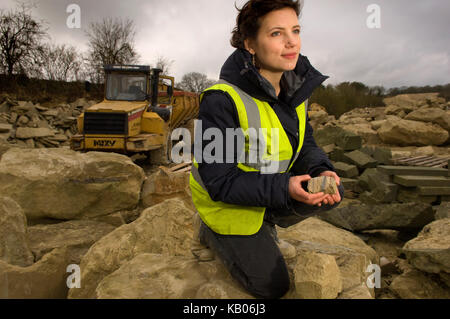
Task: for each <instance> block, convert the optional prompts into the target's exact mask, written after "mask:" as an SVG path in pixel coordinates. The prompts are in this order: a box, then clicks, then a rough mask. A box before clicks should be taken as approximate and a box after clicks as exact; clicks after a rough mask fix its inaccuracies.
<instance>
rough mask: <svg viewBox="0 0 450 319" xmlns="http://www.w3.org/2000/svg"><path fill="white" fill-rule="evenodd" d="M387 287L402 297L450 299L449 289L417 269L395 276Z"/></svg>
mask: <svg viewBox="0 0 450 319" xmlns="http://www.w3.org/2000/svg"><path fill="white" fill-rule="evenodd" d="M389 289H390V290H391V291H393V292H394V293H395V294H396V295H398V296H399V297H400V298H402V299H450V290H449V289H446V288H444V287H442V286H441V285H439V284H438V283H437V282H436V280H434V279H433V278H430V276H427V275H426V274H424V273H422V272H420V271H418V270H412V271H409V272H406V273H404V274H402V275H400V276H398V277H396V278H395V279H394V280H393V281H392V283H391V285H390V286H389Z"/></svg>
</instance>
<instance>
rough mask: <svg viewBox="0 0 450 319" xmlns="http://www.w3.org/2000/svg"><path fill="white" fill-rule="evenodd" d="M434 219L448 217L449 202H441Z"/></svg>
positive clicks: (449, 210)
mask: <svg viewBox="0 0 450 319" xmlns="http://www.w3.org/2000/svg"><path fill="white" fill-rule="evenodd" d="M434 218H435V219H444V218H450V202H442V203H441V205H439V208H438V209H437V211H436V215H435V217H434Z"/></svg>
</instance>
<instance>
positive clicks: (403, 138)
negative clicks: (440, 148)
mask: <svg viewBox="0 0 450 319" xmlns="http://www.w3.org/2000/svg"><path fill="white" fill-rule="evenodd" d="M378 135H379V136H380V138H381V140H382V141H383V143H386V144H397V145H401V146H407V145H415V146H427V145H441V144H443V143H445V141H447V139H448V137H449V134H448V132H447V131H446V130H444V129H443V128H441V127H440V126H439V125H436V124H431V123H424V122H418V121H410V120H396V121H394V120H391V119H388V120H387V121H386V122H385V123H384V124H383V125H382V126H381V127H380V129H379V130H378Z"/></svg>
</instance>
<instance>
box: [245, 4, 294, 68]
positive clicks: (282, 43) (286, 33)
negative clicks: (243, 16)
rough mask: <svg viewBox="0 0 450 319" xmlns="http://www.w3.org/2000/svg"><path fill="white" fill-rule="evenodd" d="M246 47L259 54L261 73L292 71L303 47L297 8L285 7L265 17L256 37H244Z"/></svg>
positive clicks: (252, 52) (257, 57) (258, 60)
mask: <svg viewBox="0 0 450 319" xmlns="http://www.w3.org/2000/svg"><path fill="white" fill-rule="evenodd" d="M245 47H246V49H247V50H248V51H249V52H250V53H251V54H256V59H257V62H258V64H259V66H260V71H261V72H264V71H266V72H271V73H282V72H284V71H291V70H293V69H294V68H295V66H296V65H297V60H298V57H299V54H300V48H301V40H300V26H299V23H298V17H297V14H296V13H295V10H294V9H291V8H283V9H280V10H276V11H272V12H270V13H268V14H267V15H265V16H264V17H262V18H261V27H260V29H259V31H258V34H257V36H256V39H247V40H245Z"/></svg>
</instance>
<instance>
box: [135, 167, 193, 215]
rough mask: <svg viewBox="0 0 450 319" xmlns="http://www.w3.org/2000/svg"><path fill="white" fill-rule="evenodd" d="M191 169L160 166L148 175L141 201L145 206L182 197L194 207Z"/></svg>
mask: <svg viewBox="0 0 450 319" xmlns="http://www.w3.org/2000/svg"><path fill="white" fill-rule="evenodd" d="M189 175H190V171H185V172H171V171H169V170H168V169H166V168H165V167H160V168H159V169H158V170H157V171H156V172H155V173H153V174H151V175H150V176H148V177H147V179H146V180H145V182H144V185H143V187H142V192H141V202H142V204H143V205H144V206H145V207H150V206H153V205H156V204H159V203H161V202H163V201H165V200H166V199H169V198H175V197H179V198H182V199H183V200H184V201H185V203H186V204H187V205H188V206H191V207H192V209H195V207H194V206H193V204H192V197H191V194H190V187H189Z"/></svg>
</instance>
